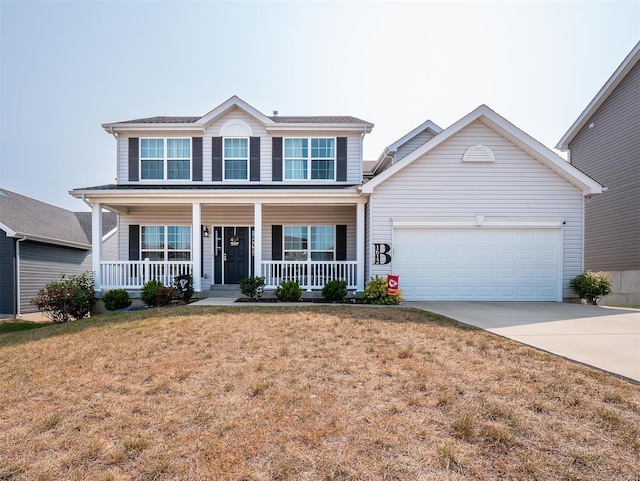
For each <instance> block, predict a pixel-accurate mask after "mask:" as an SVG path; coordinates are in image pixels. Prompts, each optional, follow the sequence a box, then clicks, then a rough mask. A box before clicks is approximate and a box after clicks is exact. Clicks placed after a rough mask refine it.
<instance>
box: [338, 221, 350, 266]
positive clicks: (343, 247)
mask: <svg viewBox="0 0 640 481" xmlns="http://www.w3.org/2000/svg"><path fill="white" fill-rule="evenodd" d="M336 260H337V261H346V260H347V226H346V225H337V226H336Z"/></svg>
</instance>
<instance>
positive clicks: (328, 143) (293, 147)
mask: <svg viewBox="0 0 640 481" xmlns="http://www.w3.org/2000/svg"><path fill="white" fill-rule="evenodd" d="M283 150H284V152H283V161H284V178H285V180H334V179H335V178H336V172H335V167H336V139H335V138H333V137H328V138H287V137H286V138H285V139H284V149H283Z"/></svg>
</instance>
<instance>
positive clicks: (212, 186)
mask: <svg viewBox="0 0 640 481" xmlns="http://www.w3.org/2000/svg"><path fill="white" fill-rule="evenodd" d="M103 127H104V128H105V129H106V130H107V132H109V133H111V134H112V135H113V136H114V137H115V138H116V142H117V145H118V148H117V157H118V160H117V162H118V166H117V183H116V184H115V185H105V186H98V187H90V188H86V189H76V190H74V191H72V194H73V195H74V196H76V197H79V198H83V199H85V200H87V201H89V202H91V204H92V205H93V213H94V229H99V216H98V214H97V213H98V212H99V211H100V209H101V208H106V209H108V210H111V211H113V212H117V213H118V214H120V225H119V228H120V236H119V255H120V259H121V260H120V261H118V262H101V261H100V256H95V257H94V259H95V262H94V266H93V270H94V271H95V272H96V273H98V275H97V276H96V283H97V284H98V285H99V287H100V288H110V287H122V288H129V289H138V288H140V287H141V286H142V285H143V284H144V283H145V282H146V281H147V280H149V279H151V278H156V279H162V280H163V281H164V282H165V283H167V284H171V283H172V280H173V277H174V276H175V275H178V274H183V273H191V274H192V275H193V282H194V288H195V290H196V291H200V290H202V289H205V290H207V289H211V288H215V286H217V285H223V284H238V282H239V281H240V280H241V279H243V278H245V277H247V276H249V275H252V274H255V273H260V274H261V275H262V276H264V277H265V278H266V284H267V287H275V286H277V285H279V284H280V282H281V281H283V280H289V279H295V280H298V281H299V282H300V284H301V285H302V286H304V287H305V288H306V289H312V288H322V286H323V285H324V284H325V282H326V281H327V280H330V279H334V278H340V279H344V280H346V281H347V283H348V285H349V287H350V288H351V289H362V288H363V286H364V225H365V219H364V204H365V203H366V198H365V197H363V196H361V195H360V192H359V190H358V187H359V186H360V184H361V183H362V140H363V137H364V135H365V134H367V133H369V132H370V131H371V128H372V127H373V124H371V123H369V122H365V121H363V120H360V119H357V118H354V117H348V116H343V117H284V116H282V117H279V116H266V115H264V114H263V113H261V112H259V111H257V110H256V109H255V108H253V107H252V106H250V105H249V104H247V103H246V102H244V101H243V100H241V99H239V98H238V97H235V96H234V97H231V98H230V99H228V100H227V101H226V102H224V103H223V104H221V105H219V106H218V107H216V108H215V109H213V110H212V111H210V112H209V113H207V114H206V115H204V116H202V117H152V118H145V119H136V120H130V121H125V122H116V123H110V124H105V125H103Z"/></svg>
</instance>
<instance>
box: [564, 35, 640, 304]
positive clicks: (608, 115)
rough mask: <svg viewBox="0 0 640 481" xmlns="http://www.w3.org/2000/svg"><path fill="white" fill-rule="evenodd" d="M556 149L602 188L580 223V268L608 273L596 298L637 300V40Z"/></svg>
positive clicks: (639, 264)
mask: <svg viewBox="0 0 640 481" xmlns="http://www.w3.org/2000/svg"><path fill="white" fill-rule="evenodd" d="M556 148H558V149H562V150H563V151H567V150H568V151H569V161H570V162H571V164H572V165H574V166H576V167H577V168H578V169H580V170H582V171H583V172H586V173H587V174H589V175H591V176H593V177H595V178H596V179H598V181H599V182H602V184H603V185H605V186H606V187H607V193H606V194H605V195H602V196H598V197H595V198H593V199H591V200H589V201H588V202H587V204H586V226H585V268H586V269H590V270H593V271H606V272H609V273H611V274H612V281H613V292H612V294H611V295H609V296H607V297H605V298H604V299H603V300H602V303H604V304H610V305H626V304H635V305H638V304H640V42H639V43H638V44H637V45H636V46H635V47H634V49H633V50H632V51H631V53H630V54H629V55H628V56H627V58H625V59H624V61H623V62H622V64H620V66H619V67H618V69H617V70H616V71H615V72H614V73H613V75H612V76H611V78H609V80H608V81H607V82H606V83H605V84H604V86H603V87H602V88H601V89H600V91H599V92H598V93H597V94H596V96H595V97H594V98H593V100H592V101H591V102H590V103H589V105H588V106H587V108H586V109H585V110H584V111H583V112H582V113H581V114H580V116H579V117H578V118H577V120H576V121H575V122H574V124H573V125H572V126H571V128H569V130H568V131H567V133H566V134H564V136H563V137H562V139H560V142H558V145H557V146H556Z"/></svg>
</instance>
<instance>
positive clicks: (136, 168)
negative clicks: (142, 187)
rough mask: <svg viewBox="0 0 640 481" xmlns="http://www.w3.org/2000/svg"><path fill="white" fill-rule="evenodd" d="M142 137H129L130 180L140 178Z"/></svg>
mask: <svg viewBox="0 0 640 481" xmlns="http://www.w3.org/2000/svg"><path fill="white" fill-rule="evenodd" d="M139 146H140V139H138V138H137V137H129V180H130V181H131V180H140V179H139V174H138V172H140V150H139V148H140V147H139Z"/></svg>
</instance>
